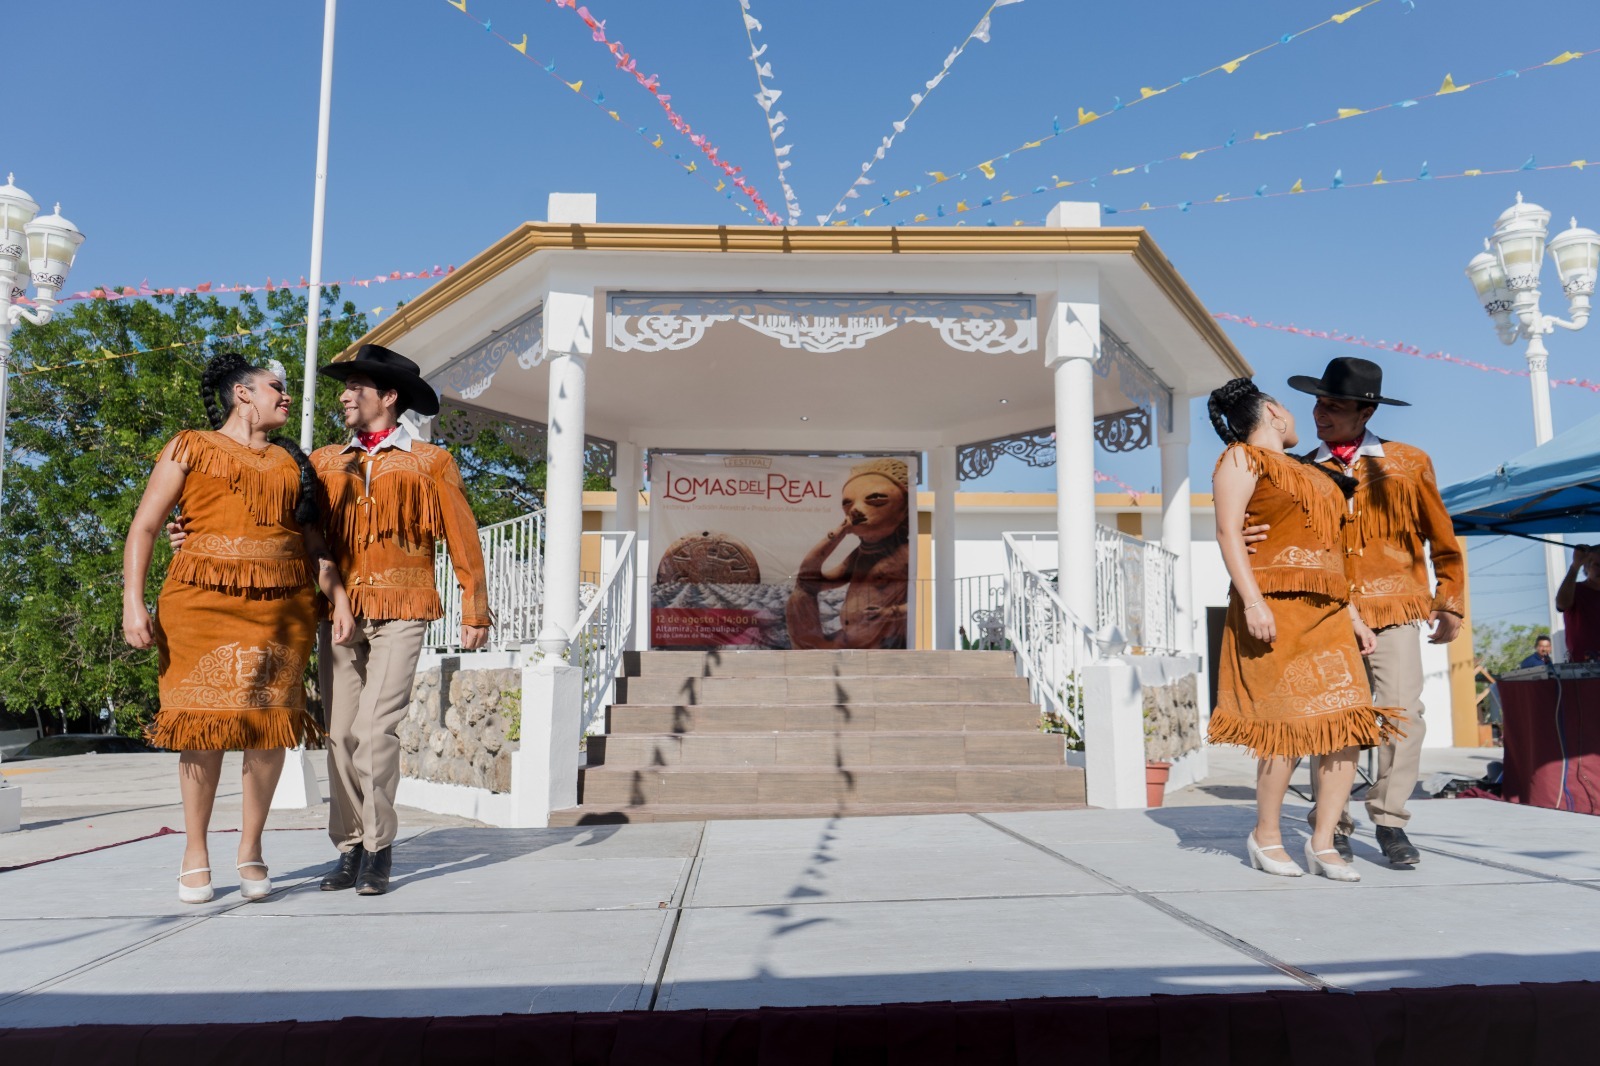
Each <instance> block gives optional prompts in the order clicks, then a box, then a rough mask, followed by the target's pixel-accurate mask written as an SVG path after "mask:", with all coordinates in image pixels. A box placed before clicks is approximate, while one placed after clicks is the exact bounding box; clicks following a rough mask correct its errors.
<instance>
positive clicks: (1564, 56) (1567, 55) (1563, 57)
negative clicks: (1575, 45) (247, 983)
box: [1545, 52, 1584, 67]
mask: <svg viewBox="0 0 1600 1066" xmlns="http://www.w3.org/2000/svg"><path fill="white" fill-rule="evenodd" d="M1583 56H1584V53H1582V52H1562V53H1561V54H1560V55H1558V56H1556V57H1555V58H1554V59H1552V60H1551V61H1550V62H1548V63H1546V64H1545V66H1547V67H1559V66H1560V65H1561V64H1563V63H1570V62H1572V61H1573V60H1574V59H1582V58H1583Z"/></svg>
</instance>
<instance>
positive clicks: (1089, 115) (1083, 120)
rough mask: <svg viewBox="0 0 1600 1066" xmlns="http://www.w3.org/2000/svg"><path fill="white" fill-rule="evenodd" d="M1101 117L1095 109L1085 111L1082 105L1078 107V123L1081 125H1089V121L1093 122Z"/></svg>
mask: <svg viewBox="0 0 1600 1066" xmlns="http://www.w3.org/2000/svg"><path fill="white" fill-rule="evenodd" d="M1099 117H1100V116H1099V115H1097V114H1095V113H1094V112H1093V111H1085V110H1084V109H1083V108H1081V107H1080V108H1078V125H1080V126H1087V125H1088V124H1089V123H1091V122H1093V121H1094V120H1095V119H1097V118H1099Z"/></svg>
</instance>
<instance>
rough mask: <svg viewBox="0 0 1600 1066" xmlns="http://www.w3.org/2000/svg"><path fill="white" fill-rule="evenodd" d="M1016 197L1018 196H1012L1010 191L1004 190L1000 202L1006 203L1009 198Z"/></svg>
mask: <svg viewBox="0 0 1600 1066" xmlns="http://www.w3.org/2000/svg"><path fill="white" fill-rule="evenodd" d="M1015 199H1016V197H1015V196H1012V195H1011V194H1010V193H1008V192H1003V193H1001V194H1000V202H1001V203H1005V202H1006V201H1007V200H1015Z"/></svg>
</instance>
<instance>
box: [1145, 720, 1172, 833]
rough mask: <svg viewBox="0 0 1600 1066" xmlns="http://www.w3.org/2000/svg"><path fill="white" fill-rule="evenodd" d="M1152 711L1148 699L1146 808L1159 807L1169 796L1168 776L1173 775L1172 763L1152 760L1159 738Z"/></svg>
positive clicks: (1163, 760)
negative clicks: (1154, 746) (1156, 741)
mask: <svg viewBox="0 0 1600 1066" xmlns="http://www.w3.org/2000/svg"><path fill="white" fill-rule="evenodd" d="M1150 710H1151V701H1150V700H1149V699H1148V697H1147V698H1146V702H1145V705H1144V746H1145V763H1144V798H1145V806H1147V807H1159V806H1161V803H1162V801H1163V800H1164V799H1165V798H1166V795H1167V776H1168V775H1169V774H1171V773H1172V763H1171V762H1169V761H1167V760H1165V759H1152V758H1150V754H1149V753H1150V747H1151V743H1152V742H1153V741H1155V740H1156V739H1157V736H1158V730H1157V729H1156V723H1155V721H1154V720H1153V719H1152V718H1151V715H1150Z"/></svg>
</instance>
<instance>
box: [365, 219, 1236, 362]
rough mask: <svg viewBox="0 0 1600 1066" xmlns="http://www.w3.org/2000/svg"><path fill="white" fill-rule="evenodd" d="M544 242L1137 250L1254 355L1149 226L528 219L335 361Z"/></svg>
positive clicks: (729, 248)
mask: <svg viewBox="0 0 1600 1066" xmlns="http://www.w3.org/2000/svg"><path fill="white" fill-rule="evenodd" d="M542 251H626V252H643V251H652V252H765V253H780V254H781V253H795V254H806V253H819V252H830V253H838V252H855V253H883V252H890V253H898V252H903V253H910V254H918V255H928V254H955V255H983V254H993V253H997V252H1000V253H1016V254H1031V255H1096V254H1099V255H1105V254H1114V255H1115V254H1121V255H1131V256H1133V258H1134V261H1135V262H1136V263H1138V264H1139V266H1140V268H1141V269H1143V270H1144V272H1145V274H1146V275H1148V276H1149V277H1150V280H1151V281H1153V282H1155V284H1156V286H1157V287H1158V288H1159V289H1160V290H1161V291H1162V293H1163V294H1165V295H1166V297H1167V299H1169V300H1171V301H1172V303H1173V304H1174V305H1175V306H1176V307H1177V308H1178V309H1179V311H1180V312H1181V313H1182V314H1183V316H1184V318H1186V319H1187V320H1188V321H1189V324H1190V325H1191V326H1192V327H1193V328H1194V330H1195V332H1197V333H1199V334H1200V335H1201V336H1202V337H1204V338H1205V339H1206V341H1207V343H1208V344H1209V345H1210V347H1211V350H1212V351H1213V352H1214V353H1215V354H1216V356H1217V357H1218V358H1219V359H1220V360H1221V361H1222V362H1223V364H1224V365H1225V366H1227V367H1228V369H1229V371H1230V372H1231V373H1233V374H1236V375H1240V376H1244V375H1248V374H1250V373H1251V369H1250V365H1249V363H1247V362H1246V361H1245V359H1244V357H1243V356H1242V355H1240V353H1239V351H1238V349H1237V348H1235V347H1234V346H1233V342H1232V341H1231V340H1230V339H1229V338H1228V335H1227V334H1226V333H1224V332H1223V330H1222V327H1221V326H1220V325H1218V324H1217V321H1216V319H1214V318H1212V317H1211V315H1210V314H1209V313H1208V312H1207V311H1206V309H1205V306H1204V305H1203V304H1201V303H1200V301H1199V299H1198V298H1197V297H1196V296H1195V294H1194V290H1193V289H1191V288H1189V284H1188V282H1186V281H1184V280H1183V276H1182V275H1180V274H1179V273H1178V271H1177V270H1176V269H1175V268H1174V267H1173V265H1172V264H1171V263H1170V262H1169V261H1168V260H1167V257H1166V256H1165V255H1163V254H1162V253H1161V249H1160V248H1158V247H1157V246H1156V243H1155V240H1154V239H1153V238H1151V236H1150V234H1149V232H1148V231H1147V230H1145V229H1144V227H1142V226H1107V227H1095V228H1084V229H1057V228H1044V227H1038V228H1027V229H1024V228H1009V229H999V228H995V229H993V230H990V229H988V228H984V229H968V228H966V227H954V226H943V227H928V228H917V229H900V228H898V227H894V226H889V227H877V226H872V227H868V226H839V227H828V228H819V229H773V228H770V227H767V226H679V225H659V224H649V225H646V224H632V223H624V224H615V223H605V224H599V223H596V224H557V223H550V222H524V223H523V224H522V225H520V226H518V227H517V228H516V229H515V230H513V231H511V232H510V233H508V234H506V235H505V236H504V237H502V238H500V239H499V240H498V241H496V242H495V243H494V244H491V245H490V246H489V247H488V248H486V249H484V250H483V251H482V252H480V253H478V254H477V255H475V256H473V257H472V258H471V259H470V260H468V261H467V262H466V264H465V265H463V266H462V267H460V268H459V269H458V270H456V271H455V272H454V273H453V274H451V275H450V276H449V277H447V278H444V279H443V280H442V281H438V282H435V283H434V284H433V285H430V286H429V287H428V288H427V289H426V290H424V291H423V292H422V293H421V294H420V295H418V296H417V297H416V298H415V299H414V300H411V301H410V302H409V303H407V304H406V305H405V306H404V307H401V308H400V309H398V310H397V311H395V312H394V313H393V314H392V315H390V316H389V317H388V318H386V319H384V320H383V321H382V322H380V323H378V325H376V326H374V327H373V328H372V329H371V330H369V331H367V334H366V335H365V336H363V337H362V338H361V339H360V340H358V341H356V343H355V344H352V345H351V346H350V347H348V348H346V349H345V350H344V351H343V352H341V353H339V355H337V356H336V357H335V361H336V362H338V361H342V360H345V359H350V358H352V357H353V356H354V355H355V352H356V349H357V348H359V347H360V346H361V345H363V344H385V345H387V344H389V343H391V342H393V341H394V340H395V339H396V338H398V337H403V336H405V334H407V333H409V332H410V331H411V330H413V329H415V328H416V327H417V326H419V325H421V324H422V323H423V322H425V321H427V320H428V319H430V318H432V317H433V316H434V315H436V314H438V313H440V312H441V311H443V310H444V309H445V308H447V307H449V306H450V305H451V304H453V303H455V302H456V301H457V300H459V299H461V298H462V297H463V296H466V295H467V294H468V293H470V292H472V291H473V290H474V289H476V288H478V287H479V286H480V285H483V284H485V283H486V282H488V281H490V280H491V279H493V278H495V277H497V276H498V275H500V274H501V273H503V272H505V271H506V270H509V269H510V268H511V267H513V266H514V265H516V264H517V263H519V262H521V261H522V260H524V259H526V258H528V257H529V256H532V255H534V254H536V253H538V252H542Z"/></svg>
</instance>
